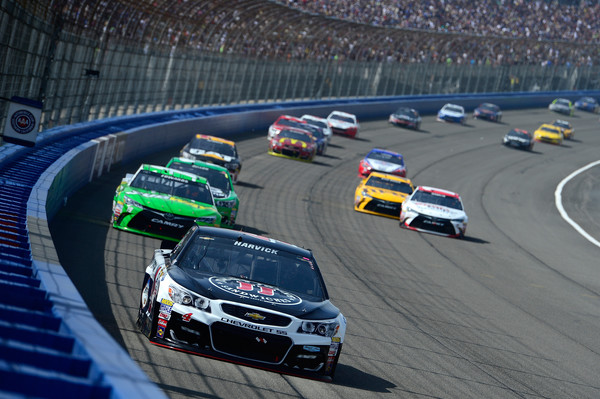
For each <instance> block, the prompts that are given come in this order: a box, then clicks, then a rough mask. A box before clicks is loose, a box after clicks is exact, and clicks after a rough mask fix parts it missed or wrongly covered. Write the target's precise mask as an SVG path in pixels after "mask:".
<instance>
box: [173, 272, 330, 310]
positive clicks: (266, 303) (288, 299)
mask: <svg viewBox="0 0 600 399" xmlns="http://www.w3.org/2000/svg"><path fill="white" fill-rule="evenodd" d="M168 272H169V276H170V277H171V278H172V279H173V280H174V281H175V282H176V283H177V284H179V285H181V286H183V287H185V288H187V289H189V290H191V291H193V292H195V293H197V294H200V295H203V296H206V297H208V298H209V299H221V300H225V301H232V302H237V303H240V304H246V305H251V306H256V307H261V308H265V309H271V310H275V311H278V312H282V313H286V314H289V315H292V316H295V317H298V318H301V319H316V320H324V319H333V318H335V317H337V315H338V314H339V313H340V311H339V309H338V308H337V307H335V306H334V305H333V304H332V303H331V302H330V301H329V300H328V299H324V300H323V301H318V302H315V301H311V300H306V299H304V298H301V297H300V296H298V295H297V294H294V293H292V292H289V291H284V290H282V289H280V288H277V287H274V286H270V285H266V284H260V283H256V282H253V281H249V280H245V279H242V278H239V277H223V276H211V275H208V274H199V273H194V274H193V275H192V274H190V273H188V271H186V270H185V269H182V268H180V267H177V266H176V265H171V266H169V269H168ZM241 283H245V284H247V285H252V286H254V287H261V286H262V287H266V288H268V290H267V291H266V292H268V295H265V294H262V293H261V290H259V289H255V290H252V291H244V290H241V289H239V288H238V287H240V284H241Z"/></svg>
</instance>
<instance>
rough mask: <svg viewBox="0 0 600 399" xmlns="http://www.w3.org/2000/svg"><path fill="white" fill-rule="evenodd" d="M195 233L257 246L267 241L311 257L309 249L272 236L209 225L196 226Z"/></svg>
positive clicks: (273, 245) (291, 251) (272, 245)
mask: <svg viewBox="0 0 600 399" xmlns="http://www.w3.org/2000/svg"><path fill="white" fill-rule="evenodd" d="M195 234H207V235H210V236H215V237H222V238H229V239H233V240H236V241H244V242H247V243H249V244H255V245H257V246H263V245H265V243H266V242H268V246H269V247H272V248H275V249H279V250H281V251H286V252H290V253H294V254H297V255H300V256H304V257H307V258H312V257H313V254H312V251H311V250H310V249H306V248H302V247H299V246H297V245H294V244H289V243H286V242H283V241H280V240H277V239H274V238H270V237H266V236H261V235H258V234H253V233H248V232H244V231H240V230H230V229H223V228H220V227H210V226H198V227H197V230H196V231H195Z"/></svg>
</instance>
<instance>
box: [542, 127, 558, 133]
mask: <svg viewBox="0 0 600 399" xmlns="http://www.w3.org/2000/svg"><path fill="white" fill-rule="evenodd" d="M541 130H543V131H544V132H549V133H554V134H559V133H560V131H559V130H558V129H556V128H553V127H550V126H543V127H542V129H541Z"/></svg>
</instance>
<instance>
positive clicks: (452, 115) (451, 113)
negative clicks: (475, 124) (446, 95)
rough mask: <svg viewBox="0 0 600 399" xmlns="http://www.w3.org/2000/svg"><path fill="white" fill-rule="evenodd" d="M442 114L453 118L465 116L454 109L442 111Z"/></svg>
mask: <svg viewBox="0 0 600 399" xmlns="http://www.w3.org/2000/svg"><path fill="white" fill-rule="evenodd" d="M440 115H443V116H449V117H451V118H460V117H462V116H463V114H461V113H460V112H454V111H450V110H443V111H440Z"/></svg>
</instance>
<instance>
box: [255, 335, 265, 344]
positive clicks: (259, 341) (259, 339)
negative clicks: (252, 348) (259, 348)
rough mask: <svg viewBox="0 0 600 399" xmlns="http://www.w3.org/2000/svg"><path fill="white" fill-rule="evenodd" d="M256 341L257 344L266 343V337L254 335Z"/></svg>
mask: <svg viewBox="0 0 600 399" xmlns="http://www.w3.org/2000/svg"><path fill="white" fill-rule="evenodd" d="M256 342H258V343H259V344H266V343H267V339H266V338H263V337H256Z"/></svg>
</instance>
